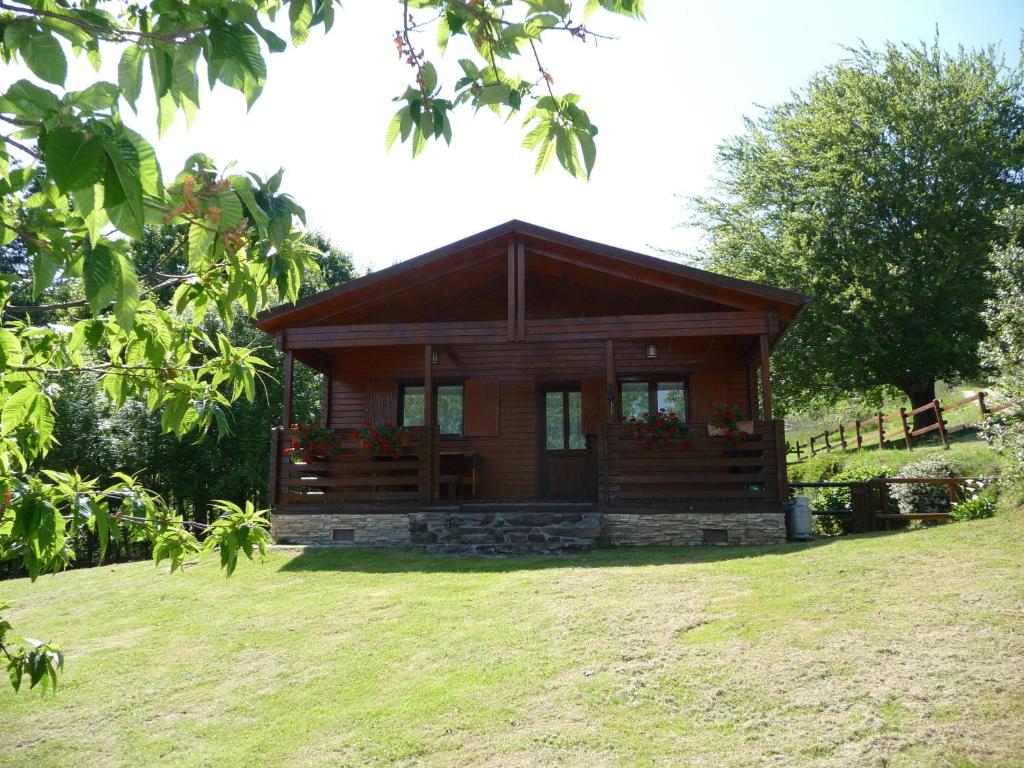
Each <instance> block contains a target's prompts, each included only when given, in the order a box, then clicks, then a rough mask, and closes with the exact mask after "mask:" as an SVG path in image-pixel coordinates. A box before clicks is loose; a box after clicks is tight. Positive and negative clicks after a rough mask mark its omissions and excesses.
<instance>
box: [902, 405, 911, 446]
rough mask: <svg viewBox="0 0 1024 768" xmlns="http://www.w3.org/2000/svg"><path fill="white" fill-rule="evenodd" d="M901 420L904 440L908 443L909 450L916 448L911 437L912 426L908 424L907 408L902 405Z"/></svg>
mask: <svg viewBox="0 0 1024 768" xmlns="http://www.w3.org/2000/svg"><path fill="white" fill-rule="evenodd" d="M900 421H902V422H903V440H904V441H905V442H906V443H907V450H908V451H912V450H914V442H913V440H912V439H911V437H910V427H909V426H907V409H906V408H904V407H903V406H902V405H901V406H900Z"/></svg>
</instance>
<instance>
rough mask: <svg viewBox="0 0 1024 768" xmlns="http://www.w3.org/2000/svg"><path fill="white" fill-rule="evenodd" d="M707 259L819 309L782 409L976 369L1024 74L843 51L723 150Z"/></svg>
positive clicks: (920, 49)
mask: <svg viewBox="0 0 1024 768" xmlns="http://www.w3.org/2000/svg"><path fill="white" fill-rule="evenodd" d="M718 163H719V168H720V170H721V177H720V194H718V195H717V196H711V197H704V198H698V199H697V200H695V208H696V213H697V218H698V221H699V222H700V223H701V224H702V225H703V226H704V228H705V230H706V232H707V235H708V242H709V244H708V248H707V250H706V252H705V253H704V262H705V263H706V264H707V265H709V266H710V267H712V268H715V269H718V270H721V271H724V272H727V273H731V274H734V275H738V276H742V277H747V278H751V279H755V280H761V281H765V282H768V283H772V284H775V285H781V286H785V287H789V288H796V289H799V290H802V291H804V292H805V293H808V294H811V295H813V296H814V297H815V300H814V302H813V303H812V304H811V305H810V306H809V307H808V309H807V311H806V312H805V313H804V315H803V316H802V317H801V319H800V321H799V322H797V323H795V324H794V326H793V328H792V330H791V332H790V333H789V334H788V335H787V336H786V338H785V340H784V342H783V344H782V345H781V346H780V348H779V349H778V350H777V352H776V355H775V359H774V364H775V366H774V367H775V371H776V374H777V378H778V384H779V386H778V390H779V395H780V396H781V397H782V399H783V405H786V404H788V405H790V406H792V405H794V404H805V403H807V402H808V401H809V400H811V399H813V398H820V399H823V400H826V401H834V400H836V399H838V398H841V397H844V396H846V395H849V394H854V393H864V392H868V391H870V390H872V389H877V388H878V387H879V385H883V386H888V387H894V388H898V389H900V390H902V391H904V392H905V393H907V395H908V396H909V397H910V399H911V402H912V403H913V404H914V405H915V406H917V405H921V404H922V403H924V402H928V401H930V400H931V399H932V398H934V382H935V380H936V379H937V378H943V379H956V378H957V377H961V376H970V375H972V374H974V373H975V372H976V370H977V367H978V354H977V348H978V342H979V341H980V340H981V339H982V337H983V336H984V334H985V325H984V322H983V321H982V319H981V316H980V310H981V308H982V306H983V304H984V302H985V299H986V297H987V296H988V295H989V292H990V283H989V279H988V271H989V264H990V260H989V253H990V251H991V249H992V246H993V244H994V243H995V242H998V241H999V240H1000V239H1001V238H1003V237H1004V236H1005V230H1004V228H1003V227H1002V226H1000V224H999V222H998V214H999V212H1000V211H1001V210H1002V209H1004V208H1005V207H1006V206H1007V205H1009V204H1011V203H1014V202H1019V201H1020V200H1021V199H1022V197H1024V177H1022V176H1021V168H1024V77H1022V71H1021V69H1020V67H1017V68H1009V67H1006V66H1005V65H1004V64H1003V63H1002V61H1001V59H1000V58H999V57H998V56H997V54H996V53H995V52H994V51H992V50H984V51H973V52H969V51H964V50H960V51H957V52H956V53H952V54H947V53H944V52H943V51H942V50H941V49H940V48H939V45H938V42H937V41H936V42H935V43H934V44H933V45H929V46H926V45H921V46H917V47H913V46H896V45H889V46H887V47H886V48H885V49H884V50H881V51H877V52H876V51H871V50H867V49H858V50H852V51H850V52H849V58H848V59H847V60H845V61H843V62H841V63H839V64H837V65H835V66H833V67H830V68H829V69H828V70H826V71H825V72H823V73H821V74H819V75H817V76H815V77H814V78H813V79H812V80H811V81H810V83H809V84H808V85H807V87H806V88H805V89H803V90H802V91H801V92H799V93H797V94H795V95H794V96H793V98H792V99H791V100H790V101H788V102H786V103H784V104H780V105H778V106H776V107H773V108H771V109H768V110H766V111H765V112H764V114H763V115H762V116H761V117H759V118H758V119H756V120H748V121H747V125H746V130H745V132H744V133H743V134H742V135H740V136H737V137H735V138H733V139H731V140H729V141H727V142H725V143H724V144H723V145H722V146H721V147H720V149H719V153H718Z"/></svg>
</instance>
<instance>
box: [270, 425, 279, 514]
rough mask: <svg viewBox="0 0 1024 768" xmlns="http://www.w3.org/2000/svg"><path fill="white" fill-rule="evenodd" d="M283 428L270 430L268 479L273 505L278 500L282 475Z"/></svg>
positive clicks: (271, 503)
mask: <svg viewBox="0 0 1024 768" xmlns="http://www.w3.org/2000/svg"><path fill="white" fill-rule="evenodd" d="M281 455H282V453H281V430H280V429H278V428H276V427H272V428H271V430H270V477H269V478H268V481H267V503H268V504H270V505H271V506H273V505H275V504H277V502H278V491H277V483H278V478H279V477H280V476H281Z"/></svg>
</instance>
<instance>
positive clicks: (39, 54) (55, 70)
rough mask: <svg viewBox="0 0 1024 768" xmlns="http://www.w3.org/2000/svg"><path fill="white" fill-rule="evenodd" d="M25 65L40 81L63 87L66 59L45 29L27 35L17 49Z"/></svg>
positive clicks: (65, 76)
mask: <svg viewBox="0 0 1024 768" xmlns="http://www.w3.org/2000/svg"><path fill="white" fill-rule="evenodd" d="M19 52H20V53H21V55H22V57H23V58H24V59H25V64H27V65H28V68H29V69H31V70H32V73H33V74H35V75H36V77H38V78H39V79H40V80H45V81H46V82H48V83H53V84H54V85H64V81H65V80H66V79H67V76H68V59H67V56H65V55H64V49H63V48H61V46H60V43H59V42H57V38H56V37H54V36H53V34H52V33H51V32H49V31H48V30H45V29H35V30H33V31H32V32H30V33H29V35H28V36H27V37H26V39H25V41H24V42H23V43H22V45H21V47H20V48H19Z"/></svg>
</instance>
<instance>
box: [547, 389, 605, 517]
mask: <svg viewBox="0 0 1024 768" xmlns="http://www.w3.org/2000/svg"><path fill="white" fill-rule="evenodd" d="M539 410H540V417H541V418H540V419H539V420H538V421H539V423H540V425H541V433H540V496H541V498H542V499H550V500H558V501H584V500H588V499H593V498H595V497H596V491H597V483H596V475H595V473H594V471H593V461H592V458H591V454H592V451H591V450H590V447H589V446H590V441H589V440H588V438H587V436H586V435H584V434H583V394H582V392H581V389H580V387H579V385H574V386H565V387H545V388H543V389H542V390H541V392H540V403H539Z"/></svg>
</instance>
